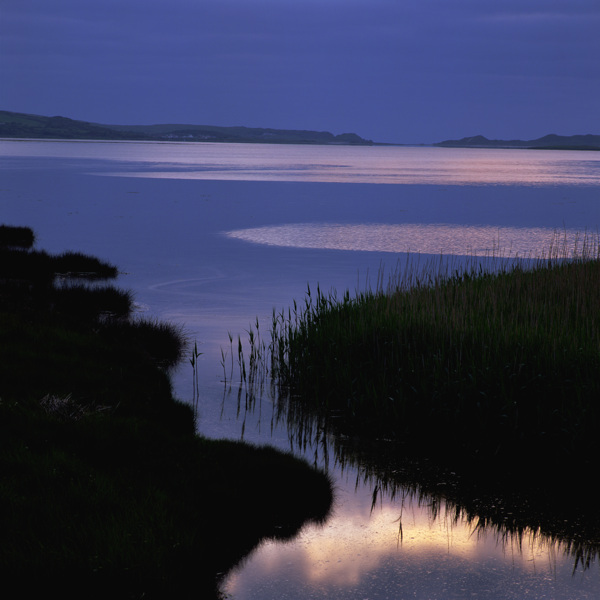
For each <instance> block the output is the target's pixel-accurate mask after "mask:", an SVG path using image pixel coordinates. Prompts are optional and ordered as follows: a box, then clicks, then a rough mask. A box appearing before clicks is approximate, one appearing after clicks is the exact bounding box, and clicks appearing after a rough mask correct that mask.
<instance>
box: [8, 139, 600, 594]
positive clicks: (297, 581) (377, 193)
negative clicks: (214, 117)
mask: <svg viewBox="0 0 600 600" xmlns="http://www.w3.org/2000/svg"><path fill="white" fill-rule="evenodd" d="M240 146H241V147H240ZM473 152H475V154H472V153H473ZM503 152H506V154H503ZM515 152H517V154H514V153H515ZM598 154H599V153H590V152H587V153H581V152H570V153H568V152H557V153H553V152H552V153H551V152H537V153H536V152H529V151H489V152H488V151H485V150H477V151H466V152H462V151H459V150H452V149H428V148H412V149H407V148H346V147H336V148H321V147H306V146H301V147H287V146H286V147H280V146H275V147H272V146H260V147H255V146H250V145H248V146H246V145H219V144H216V145H210V144H199V145H190V144H137V143H136V144H127V143H120V144H119V143H83V142H55V143H54V142H40V143H37V142H0V156H1V157H2V163H1V165H0V169H1V182H0V207H1V208H0V210H1V213H0V216H1V219H0V220H2V221H3V222H5V223H9V224H25V225H31V226H32V227H33V228H34V229H35V230H36V232H37V233H38V244H37V245H38V247H39V248H44V249H47V250H49V251H53V252H54V251H56V252H57V251H63V250H66V249H73V250H81V251H85V252H91V253H94V254H97V255H98V256H100V257H102V258H106V259H108V260H111V261H113V262H115V263H116V264H118V265H119V267H120V268H121V269H122V270H123V272H124V273H123V275H122V276H121V281H120V283H121V285H123V286H125V287H128V288H131V289H133V290H135V293H136V300H137V302H138V304H139V309H140V311H142V312H144V313H145V314H151V315H156V316H158V317H160V318H166V319H169V320H172V321H175V322H178V323H183V324H185V326H186V330H187V331H188V333H189V336H190V338H191V339H192V340H194V339H195V340H197V341H198V344H199V350H200V351H201V352H203V355H202V357H201V359H200V377H201V395H200V422H199V430H200V431H201V432H202V433H203V434H206V435H209V436H213V437H229V438H239V437H240V435H241V432H242V428H243V431H244V437H245V439H247V440H249V441H252V442H256V443H269V444H272V445H275V446H277V447H279V448H285V449H287V448H289V447H290V441H289V438H288V434H287V430H286V427H285V425H284V424H280V425H279V426H276V427H275V428H274V429H273V430H271V426H270V416H271V405H270V403H269V400H268V399H265V400H264V401H263V404H262V406H261V414H260V418H258V416H257V415H256V414H254V415H250V416H249V417H248V418H247V420H246V422H245V424H244V421H243V420H242V419H240V418H238V416H237V410H236V409H237V406H236V389H235V386H233V388H232V389H231V391H230V392H227V389H226V388H225V387H224V384H223V374H224V373H223V367H222V366H221V349H224V350H225V351H226V352H227V356H226V366H227V368H229V364H230V363H229V360H230V359H231V356H230V354H229V340H228V332H231V333H232V334H233V336H234V338H235V339H237V335H238V334H241V335H242V337H243V335H244V331H245V330H246V329H248V328H249V327H250V326H251V325H253V324H254V322H255V320H256V318H257V317H258V318H259V320H260V323H261V327H262V330H263V335H264V336H265V337H268V334H267V329H268V325H269V323H270V315H271V311H272V309H273V307H277V308H287V307H288V306H289V305H290V303H291V302H292V300H293V299H297V300H300V301H301V300H302V298H303V297H304V294H305V292H306V289H307V285H308V284H310V286H311V287H312V288H314V287H316V285H317V283H319V284H320V285H321V288H322V289H325V290H327V289H329V288H330V287H334V288H336V289H337V290H339V291H343V290H345V289H346V288H349V289H350V290H354V289H355V288H356V287H361V286H364V285H365V282H366V281H367V280H369V279H370V280H371V281H373V280H374V279H375V278H376V274H377V272H378V271H379V270H380V269H381V268H382V266H383V268H384V269H386V270H388V271H389V270H392V269H393V268H394V267H395V265H396V261H398V260H400V264H404V262H405V260H406V254H405V252H406V251H407V250H410V252H411V254H415V255H419V253H420V256H419V259H420V260H422V261H424V263H427V261H428V260H434V259H435V258H436V255H437V254H438V253H439V252H440V250H444V247H443V245H442V247H441V248H439V249H438V248H437V246H436V242H439V240H440V238H439V234H440V233H441V232H443V233H444V234H445V235H446V239H447V241H448V243H449V244H451V245H450V246H446V247H447V248H451V252H453V253H455V255H454V256H453V257H451V259H452V260H454V261H458V262H460V261H462V260H463V258H462V256H463V254H469V253H476V252H474V251H475V250H476V249H477V248H480V247H482V248H487V247H489V246H490V244H491V245H492V246H491V247H494V244H495V243H496V241H497V240H498V237H500V240H501V245H503V246H506V245H509V246H510V245H511V244H512V248H513V249H514V248H515V247H516V246H517V244H521V245H522V244H524V245H525V249H527V251H529V250H532V251H537V250H540V249H539V247H538V243H543V240H545V239H546V238H545V237H544V236H546V235H547V234H549V233H552V232H554V231H555V230H558V231H560V232H563V233H564V232H567V233H568V234H569V238H570V239H572V238H571V234H574V232H582V231H586V230H587V231H597V228H598V226H599V225H600V204H599V203H600V194H599V192H600V177H599V170H598V167H599V166H600V156H598ZM377 156H379V158H378V159H377V161H376V160H375V159H374V157H377ZM381 156H383V158H381ZM474 161H475V162H476V164H477V166H476V168H475V167H473V162H474ZM515 161H518V162H519V164H520V166H519V168H518V169H516V168H515V167H514V165H515ZM394 165H396V166H395V167H394ZM469 165H471V168H469ZM484 165H487V167H484ZM511 165H512V166H511ZM516 171H518V174H517V175H515V172H516ZM390 182H393V183H392V184H391V183H390ZM257 231H258V232H260V235H259V238H256V237H254V238H253V237H252V236H255V235H256V232H257ZM231 232H246V233H245V234H244V235H240V234H239V233H238V234H237V235H235V236H234V235H232V233H231ZM476 233H477V234H482V233H486V234H489V238H488V237H485V238H484V239H475V238H474V235H475V234H476ZM508 233H510V234H511V235H513V234H523V235H521V238H520V239H521V241H515V240H514V239H512V240H510V241H508V238H505V237H504V236H505V234H508ZM537 235H540V236H542V237H540V238H537V237H536V236H537ZM260 236H266V237H262V238H260ZM273 236H275V237H273ZM390 236H392V237H393V240H392V241H390V239H389V237H390ZM505 239H506V240H507V242H506V244H505V242H504V240H505ZM247 240H250V241H247ZM307 240H308V241H307ZM489 240H491V241H489ZM538 240H540V241H538ZM403 244H404V245H403ZM427 244H429V245H427ZM431 244H433V246H432V245H431ZM444 244H445V242H444ZM521 245H519V248H520V250H519V252H525V249H521ZM461 249H462V252H461ZM444 252H449V250H444ZM174 382H175V385H176V390H177V393H178V395H179V396H180V397H182V398H184V399H190V400H191V394H192V374H191V368H190V367H189V365H182V368H181V369H180V370H179V371H178V372H177V373H175V374H174ZM224 392H225V393H224ZM296 452H300V451H299V450H298V449H296ZM312 452H313V449H311V448H308V449H307V450H306V451H305V454H306V456H308V457H311V458H312ZM317 464H319V465H323V464H324V461H323V458H322V455H321V454H319V457H318V458H317ZM329 467H330V469H331V472H332V474H333V476H334V478H335V486H336V490H337V500H336V505H335V510H334V514H333V515H332V517H331V518H330V519H329V520H328V522H327V523H326V524H325V525H324V526H323V527H309V528H307V529H306V530H305V531H303V532H302V533H301V534H300V536H299V537H298V538H297V539H296V540H294V541H292V542H289V543H286V544H276V543H265V544H264V545H263V546H262V547H260V548H259V549H258V550H257V551H256V552H255V553H254V554H253V555H252V556H250V557H249V558H248V560H247V561H246V562H245V564H244V565H243V566H242V568H241V569H240V570H238V571H236V572H235V573H233V574H232V575H231V577H230V578H229V580H228V582H227V584H226V589H227V591H229V592H230V593H232V595H233V598H236V599H251V598H260V599H269V598H290V599H299V598H322V597H330V598H351V599H353V598H357V599H364V598H369V599H374V598H443V599H446V598H464V597H469V596H470V597H478V598H491V599H500V598H503V599H504V598H523V597H530V598H564V599H567V598H569V599H572V598H597V597H598V590H600V569H599V568H598V564H597V563H594V564H593V565H592V568H591V569H589V570H587V571H582V570H577V571H576V572H575V573H574V574H573V573H572V567H573V561H572V559H570V558H568V557H564V556H563V553H562V551H561V549H560V548H556V547H547V546H545V545H544V543H539V541H537V540H534V539H530V540H528V539H526V540H525V543H524V544H523V545H522V547H519V545H518V544H517V543H516V542H510V543H508V544H502V543H498V540H497V539H496V538H495V536H494V535H493V534H492V533H491V532H490V533H488V534H486V535H483V536H481V537H480V536H478V535H476V534H474V533H473V531H472V528H471V527H469V526H467V525H465V524H464V523H461V522H458V523H454V524H453V523H452V522H451V521H450V520H448V519H446V518H444V517H443V511H442V516H440V517H438V518H435V519H434V518H433V517H432V515H431V513H430V511H429V509H428V508H427V506H419V505H418V503H417V502H416V501H414V500H412V499H411V498H409V497H407V498H404V500H402V499H400V498H399V497H396V498H394V499H390V498H389V497H386V498H382V499H381V501H380V502H379V501H378V503H377V504H376V506H375V508H374V509H373V510H372V508H371V503H372V497H373V490H372V488H371V487H370V484H369V483H368V482H367V483H366V484H364V485H363V484H362V483H360V484H359V485H358V486H357V485H356V483H357V480H359V482H360V481H361V479H362V476H361V472H360V469H357V468H356V467H348V468H347V469H346V470H344V471H343V472H342V470H341V469H340V467H339V466H336V465H335V464H333V460H332V459H331V458H330V461H329ZM400 515H402V519H401V523H402V538H401V540H399V521H398V518H399V517H400Z"/></svg>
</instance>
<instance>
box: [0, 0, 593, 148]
mask: <svg viewBox="0 0 600 600" xmlns="http://www.w3.org/2000/svg"><path fill="white" fill-rule="evenodd" d="M0 109H4V110H12V111H17V112H29V113H35V114H42V115H47V116H54V115H62V116H66V117H71V118H74V119H82V120H86V121H93V122H98V123H107V124H152V123H193V124H209V125H246V126H250V127H275V128H286V129H316V130H328V131H331V132H332V133H336V134H338V133H345V132H355V133H358V134H359V135H362V136H363V137H366V138H370V139H373V140H375V141H380V142H399V143H430V142H435V141H441V140H444V139H449V138H460V137H463V136H468V135H476V134H482V135H485V136H487V137H489V138H500V139H512V138H521V139H533V138H536V137H540V136H542V135H545V134H547V133H558V134H561V135H572V134H577V133H596V134H600V1H599V0H2V3H1V5H0Z"/></svg>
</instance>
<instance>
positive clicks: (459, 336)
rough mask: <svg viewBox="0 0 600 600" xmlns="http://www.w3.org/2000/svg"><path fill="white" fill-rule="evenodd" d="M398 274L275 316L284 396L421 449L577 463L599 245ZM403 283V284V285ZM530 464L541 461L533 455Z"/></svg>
mask: <svg viewBox="0 0 600 600" xmlns="http://www.w3.org/2000/svg"><path fill="white" fill-rule="evenodd" d="M582 248H583V250H584V252H577V253H575V254H574V255H573V256H571V257H570V258H568V259H567V258H564V257H560V256H556V255H553V256H550V257H546V258H544V259H539V260H535V261H533V262H532V261H531V260H529V261H525V260H517V261H513V262H512V263H510V264H509V265H506V264H504V265H502V264H496V268H495V270H485V269H482V268H478V267H471V268H466V269H463V270H456V271H455V272H454V273H450V274H448V273H447V272H442V271H438V272H437V273H436V272H433V273H432V272H429V273H427V272H425V273H422V274H421V275H419V276H417V277H415V276H414V273H408V274H407V275H406V277H405V278H403V277H402V275H398V274H396V275H395V276H394V277H392V278H391V280H390V282H389V284H388V285H387V287H385V286H383V285H381V284H378V286H377V288H376V289H375V290H368V291H366V292H362V293H359V294H358V295H357V296H356V297H355V298H351V297H350V295H349V293H346V294H345V295H344V296H343V297H342V298H338V297H337V295H336V293H335V292H331V293H329V294H324V293H322V292H321V290H320V289H317V293H316V295H313V294H312V293H311V291H310V290H309V291H308V293H307V296H306V302H305V306H304V307H303V308H302V309H301V310H298V309H297V307H296V305H294V310H293V311H288V314H287V315H285V314H283V313H280V314H274V318H273V326H272V331H273V334H272V335H273V341H272V346H271V361H272V364H271V374H272V377H273V378H274V380H275V382H276V384H277V385H278V386H279V389H280V393H282V394H284V395H287V394H289V395H291V396H297V397H298V398H299V399H300V400H299V401H301V402H303V403H305V404H306V405H308V406H310V407H312V408H313V409H314V410H316V411H318V412H321V413H324V414H335V415H336V416H337V417H338V419H337V420H336V422H337V423H338V424H339V427H341V428H342V429H343V430H344V431H345V432H346V433H352V434H355V435H358V436H362V437H366V438H387V439H394V440H397V441H400V442H405V443H407V444H410V445H411V447H413V448H415V449H417V451H419V452H426V453H433V454H438V455H439V454H442V455H448V454H453V453H460V454H461V455H463V456H470V457H473V456H478V455H479V456H481V457H486V458H494V457H502V458H503V459H505V460H506V459H510V458H512V459H518V457H522V456H524V455H525V456H527V459H528V461H533V460H539V459H543V460H551V461H554V460H560V462H561V463H562V464H568V463H569V461H580V460H581V459H582V458H584V457H587V456H592V455H593V454H592V453H594V452H596V450H597V442H596V440H597V428H598V423H599V422H600V404H599V403H598V398H600V379H599V378H598V373H599V372H600V318H599V314H600V313H599V308H600V301H599V296H598V290H599V289H600V251H599V244H598V242H597V240H596V241H594V240H593V239H592V240H591V241H590V240H585V243H584V244H583V246H582ZM407 282H408V283H407ZM534 457H535V458H534Z"/></svg>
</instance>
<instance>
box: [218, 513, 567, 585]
mask: <svg viewBox="0 0 600 600" xmlns="http://www.w3.org/2000/svg"><path fill="white" fill-rule="evenodd" d="M351 504H353V503H351ZM365 508H366V507H365V506H362V507H357V506H356V505H354V506H352V505H351V506H346V507H341V509H340V510H338V513H337V514H336V515H335V516H334V517H333V518H332V519H330V520H329V521H328V522H327V524H326V525H325V526H324V527H318V526H311V527H309V528H307V529H305V530H304V531H303V532H302V533H301V534H300V536H299V537H298V538H297V539H296V540H295V542H294V543H293V544H286V543H281V542H266V543H264V544H263V545H262V546H261V547H260V548H259V549H258V550H257V551H256V552H255V553H254V554H253V556H252V558H251V565H249V564H245V568H244V569H242V570H239V571H235V572H234V573H232V574H231V576H230V577H229V579H228V582H227V585H226V591H227V592H229V593H232V594H233V595H234V597H237V592H241V591H242V590H243V589H248V587H250V588H254V589H256V586H258V587H260V586H261V585H263V582H265V581H272V578H278V577H283V578H284V580H286V581H288V582H291V581H295V582H302V585H303V586H305V587H306V589H307V591H308V590H309V589H313V590H314V589H320V590H323V589H332V590H333V589H335V590H336V592H338V593H339V592H340V591H342V592H343V590H344V589H346V590H351V589H353V588H355V587H356V586H358V585H359V584H360V583H361V582H363V583H364V582H365V581H369V578H373V577H377V578H386V577H387V578H390V585H391V586H396V585H401V583H402V579H403V577H402V574H403V572H405V573H407V574H408V573H409V572H414V570H415V569H417V570H419V571H421V572H422V576H423V577H426V576H429V575H431V573H433V572H435V571H437V570H438V569H440V568H443V569H444V570H445V572H446V575H445V576H448V577H453V576H454V575H453V574H452V571H453V570H454V569H456V571H457V573H458V571H460V569H461V568H462V566H461V565H463V564H464V562H469V564H473V565H477V564H479V568H481V569H492V570H494V571H496V573H497V572H498V571H499V570H502V569H506V574H505V577H507V578H508V579H509V580H510V579H511V578H512V577H513V576H514V569H518V570H520V571H522V572H527V573H530V574H532V573H534V572H535V573H536V574H537V575H541V574H542V573H544V572H545V573H547V574H550V575H551V574H552V573H553V572H554V570H555V569H556V561H557V559H558V558H557V549H556V547H555V546H553V545H552V544H547V543H544V542H543V541H542V540H541V539H540V538H538V537H536V536H535V535H534V534H533V533H528V534H526V535H525V536H524V537H523V538H521V539H520V540H506V539H505V540H503V541H502V543H499V541H498V539H497V537H496V536H495V535H494V534H493V533H491V532H490V533H487V534H478V533H477V532H475V531H474V526H473V525H469V524H467V523H466V522H464V521H459V522H454V521H453V520H452V519H451V518H449V517H448V518H444V517H440V518H432V517H431V514H430V510H429V509H428V507H426V506H421V507H419V506H415V505H414V504H411V505H410V507H409V508H408V509H405V510H404V511H403V512H402V509H401V507H400V506H394V505H393V504H392V505H389V504H386V505H385V506H382V507H380V508H376V509H375V510H374V511H373V512H372V513H371V511H370V510H365ZM401 512H402V519H401V524H402V534H400V528H399V525H400V522H399V515H400V514H401ZM442 563H444V565H445V566H444V567H441V565H442ZM452 565H454V566H452ZM413 593H414V590H413ZM242 596H243V595H242ZM253 597H254V596H253ZM311 597H312V596H311ZM336 597H338V596H336ZM353 597H354V596H353Z"/></svg>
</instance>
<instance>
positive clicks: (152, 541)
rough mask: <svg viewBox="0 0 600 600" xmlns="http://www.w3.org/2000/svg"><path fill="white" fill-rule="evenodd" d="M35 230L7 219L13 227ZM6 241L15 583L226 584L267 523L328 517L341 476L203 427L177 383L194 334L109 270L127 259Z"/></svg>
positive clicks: (134, 590) (10, 552) (1, 503)
mask: <svg viewBox="0 0 600 600" xmlns="http://www.w3.org/2000/svg"><path fill="white" fill-rule="evenodd" d="M22 233H23V232H17V231H15V232H10V231H8V230H7V228H4V229H3V230H0V235H2V236H4V238H3V239H11V240H13V239H14V238H13V237H12V236H17V235H18V236H21V234H22ZM25 237H26V238H27V239H29V237H27V236H25ZM18 239H21V237H19V238H18ZM9 245H10V246H15V245H17V244H14V243H13V242H11V244H9ZM23 245H27V244H23ZM1 252H2V254H1V257H0V265H1V272H0V514H1V515H2V523H3V525H2V544H1V545H0V572H1V573H2V576H3V583H4V585H5V587H6V589H10V588H11V587H13V586H17V587H18V590H19V592H18V593H19V595H21V596H23V597H33V594H36V595H38V594H42V593H43V594H52V595H55V594H59V595H60V596H61V597H62V598H75V597H77V598H79V597H82V596H83V597H86V598H105V597H107V596H110V597H115V598H142V597H144V598H164V597H171V596H173V597H177V598H187V597H194V598H211V597H213V598H216V597H218V595H219V592H218V583H219V581H220V579H221V578H222V577H224V575H225V574H226V573H227V571H228V570H229V569H230V568H231V567H232V566H233V565H235V564H236V563H237V562H238V561H239V560H241V558H242V557H243V556H244V555H245V554H246V553H247V552H249V551H250V550H251V549H252V548H253V547H254V546H255V545H256V544H257V543H258V542H259V541H260V540H261V539H263V538H264V537H286V536H289V535H292V534H294V533H295V532H297V530H298V528H299V527H301V525H302V524H303V523H304V522H305V521H306V520H321V519H323V518H325V516H326V515H327V513H328V511H329V507H330V504H331V499H332V491H331V485H330V482H329V480H328V478H327V477H326V476H325V475H324V474H322V473H321V472H318V471H315V470H313V469H312V468H310V467H309V466H308V465H307V464H306V463H304V462H302V461H299V460H297V459H295V458H293V457H292V456H290V455H287V454H282V453H280V452H276V451H274V450H270V449H261V448H254V447H251V446H248V445H245V444H241V443H236V442H227V441H210V440H206V439H203V438H201V437H198V436H197V435H196V434H195V422H194V414H193V411H192V408H191V407H190V406H189V405H188V404H184V403H182V402H179V401H177V400H176V399H175V398H174V397H173V395H172V388H171V382H170V378H169V368H170V367H172V366H173V365H175V364H176V363H177V362H178V361H179V360H180V359H181V357H182V356H183V354H184V352H185V350H186V347H187V346H186V339H185V335H184V333H183V331H182V330H181V328H180V327H177V326H173V325H170V324H168V323H161V322H157V321H153V320H148V319H146V320H142V319H136V318H135V316H134V315H133V314H132V294H131V293H130V292H124V291H121V290H118V289H117V288H115V287H113V286H106V285H104V284H101V283H100V282H101V280H102V279H104V278H106V277H114V276H116V273H117V271H116V269H114V268H113V267H111V266H110V265H108V264H106V263H104V262H103V261H98V260H97V259H92V258H90V257H84V256H83V255H79V254H77V253H66V254H63V255H61V256H58V257H55V256H51V255H49V254H46V253H44V252H39V251H33V250H31V251H25V250H23V249H17V248H12V247H11V248H8V247H6V246H5V247H4V248H3V249H2V251H1ZM82 274H85V279H86V280H88V282H87V283H82V278H81V277H82ZM73 279H74V280H73ZM307 490H310V493H307Z"/></svg>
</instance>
